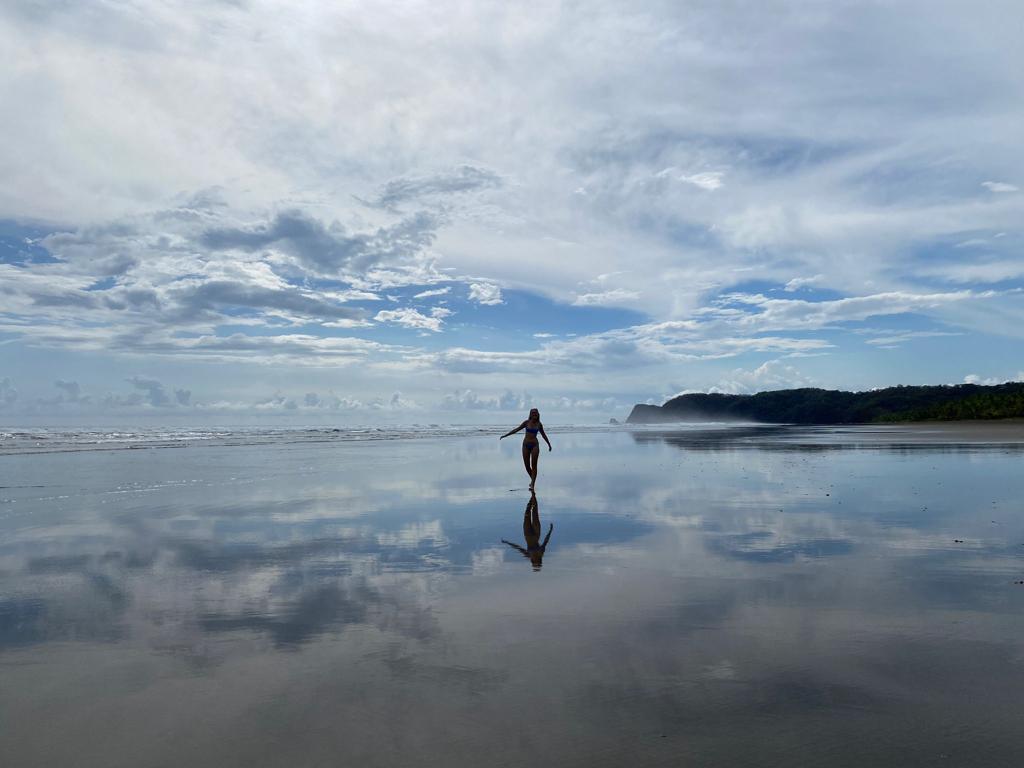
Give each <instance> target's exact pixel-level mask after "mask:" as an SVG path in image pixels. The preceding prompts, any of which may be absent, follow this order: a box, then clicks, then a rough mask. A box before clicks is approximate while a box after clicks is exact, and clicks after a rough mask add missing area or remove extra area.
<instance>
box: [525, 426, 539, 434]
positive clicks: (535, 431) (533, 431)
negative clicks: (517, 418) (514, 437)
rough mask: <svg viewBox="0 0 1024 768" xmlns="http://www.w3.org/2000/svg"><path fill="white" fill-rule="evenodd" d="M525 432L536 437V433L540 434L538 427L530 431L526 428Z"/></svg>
mask: <svg viewBox="0 0 1024 768" xmlns="http://www.w3.org/2000/svg"><path fill="white" fill-rule="evenodd" d="M526 431H527V432H529V433H530V434H531V435H536V434H537V433H538V432H540V427H537V428H536V429H530V428H529V427H527V428H526Z"/></svg>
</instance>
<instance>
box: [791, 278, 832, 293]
mask: <svg viewBox="0 0 1024 768" xmlns="http://www.w3.org/2000/svg"><path fill="white" fill-rule="evenodd" d="M824 279H825V276H824V275H812V276H811V277H794V278H793V279H792V280H790V281H789V282H787V283H786V287H785V290H786V291H789V292H793V291H796V290H799V289H800V288H806V287H807V286H810V285H820V284H821V283H822V281H823V280H824Z"/></svg>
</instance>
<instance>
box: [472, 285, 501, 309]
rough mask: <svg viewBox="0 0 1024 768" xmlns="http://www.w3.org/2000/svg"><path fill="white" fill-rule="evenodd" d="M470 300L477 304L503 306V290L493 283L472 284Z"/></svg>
mask: <svg viewBox="0 0 1024 768" xmlns="http://www.w3.org/2000/svg"><path fill="white" fill-rule="evenodd" d="M469 299H470V301H475V302H476V303H477V304H487V305H494V304H501V303H502V301H503V300H502V298H501V288H499V287H498V286H496V285H494V284H493V283H470V285H469Z"/></svg>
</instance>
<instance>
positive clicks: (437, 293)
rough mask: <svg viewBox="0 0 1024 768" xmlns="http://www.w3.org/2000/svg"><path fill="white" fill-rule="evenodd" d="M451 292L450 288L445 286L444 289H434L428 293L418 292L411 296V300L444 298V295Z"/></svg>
mask: <svg viewBox="0 0 1024 768" xmlns="http://www.w3.org/2000/svg"><path fill="white" fill-rule="evenodd" d="M451 290H452V289H451V287H450V286H447V285H446V286H445V287H444V288H435V289H432V290H428V291H420V292H419V293H417V294H416V295H415V296H413V298H414V299H426V298H429V297H431V296H444V295H445V294H448V293H450V292H451Z"/></svg>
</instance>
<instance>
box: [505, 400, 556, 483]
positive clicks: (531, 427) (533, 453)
mask: <svg viewBox="0 0 1024 768" xmlns="http://www.w3.org/2000/svg"><path fill="white" fill-rule="evenodd" d="M520 429H525V430H526V434H525V435H523V464H525V465H526V474H528V475H529V476H530V490H531V491H532V490H533V486H534V483H536V482H537V459H539V458H540V440H538V439H537V435H538V434H539V435H540V436H541V437H543V438H544V442H545V443H547V444H548V450H549V451H550V450H551V441H550V440H548V436H547V434H546V433H545V432H544V425H543V424H541V423H540V411H538V410H537V409H536V408H531V409H530V418H528V419H527V420H526V421H524V422H523V423H522V424H520V425H519V426H518V427H516V428H515V429H513V430H512V431H511V432H506V433H505V434H504V435H502V436H501V437H499V438H498V439H499V440H504V439H505V438H506V437H508V436H509V435H514V434H515V433H516V432H518V431H519V430H520Z"/></svg>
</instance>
